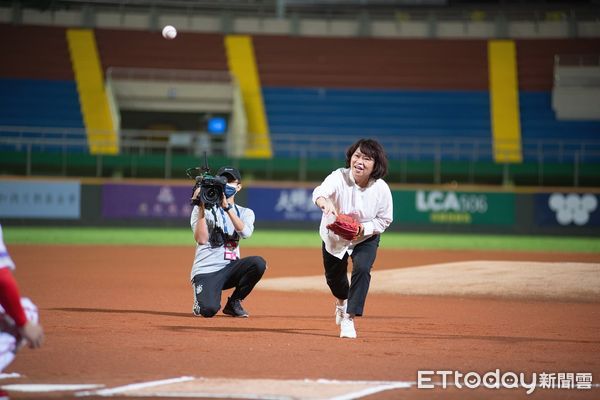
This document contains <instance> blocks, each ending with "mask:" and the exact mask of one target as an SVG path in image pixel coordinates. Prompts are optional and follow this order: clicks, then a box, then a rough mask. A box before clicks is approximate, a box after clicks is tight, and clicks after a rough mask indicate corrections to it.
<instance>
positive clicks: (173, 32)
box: [162, 25, 177, 39]
mask: <svg viewBox="0 0 600 400" xmlns="http://www.w3.org/2000/svg"><path fill="white" fill-rule="evenodd" d="M162 35H163V37H164V38H165V39H175V36H177V29H175V27H174V26H173V25H167V26H165V27H164V28H163V30H162Z"/></svg>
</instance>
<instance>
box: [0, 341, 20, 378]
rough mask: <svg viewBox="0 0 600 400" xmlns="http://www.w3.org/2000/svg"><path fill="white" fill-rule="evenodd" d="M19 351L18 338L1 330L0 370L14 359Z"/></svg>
mask: <svg viewBox="0 0 600 400" xmlns="http://www.w3.org/2000/svg"><path fill="white" fill-rule="evenodd" d="M16 351H17V338H15V337H14V336H13V335H11V334H10V333H6V332H0V372H2V371H4V368H6V367H7V366H8V364H10V363H11V362H12V361H13V360H14V359H15V353H16Z"/></svg>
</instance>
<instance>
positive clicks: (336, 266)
mask: <svg viewBox="0 0 600 400" xmlns="http://www.w3.org/2000/svg"><path fill="white" fill-rule="evenodd" d="M386 173H387V158H386V155H385V152H384V151H383V148H382V147H381V145H380V144H379V143H378V142H377V141H376V140H373V139H360V140H359V141H358V142H356V143H354V144H353V145H352V146H350V148H349V149H348V151H347V152H346V168H340V169H337V170H335V171H333V172H332V173H331V174H330V175H329V176H328V177H327V178H325V180H324V181H323V183H321V185H319V186H318V187H317V188H316V189H315V190H314V191H313V197H312V198H313V202H314V203H315V204H316V205H317V206H318V207H320V208H321V210H323V216H322V218H321V226H320V229H319V233H320V235H321V239H322V240H323V264H324V267H325V278H326V280H327V285H328V286H329V288H330V289H331V293H332V294H333V295H334V296H335V298H336V306H335V322H336V324H338V325H340V337H342V338H356V330H355V328H354V317H356V316H362V315H363V308H364V305H365V300H366V298H367V293H368V291H369V283H370V281H371V268H372V267H373V263H374V262H375V256H376V255H377V248H378V247H379V236H380V234H381V233H382V232H383V231H385V230H386V228H387V227H388V226H389V225H390V224H391V223H392V217H393V204H392V193H391V191H390V188H389V186H388V185H387V183H385V181H384V180H383V179H382V178H383V177H384V176H385V175H386ZM342 214H346V215H349V216H350V217H351V218H352V219H354V221H355V222H354V221H352V222H353V223H354V225H355V226H356V234H351V235H350V236H347V235H342V236H346V237H347V238H344V237H342V236H339V235H338V234H336V233H335V232H334V231H333V230H331V229H329V228H328V226H329V227H331V226H332V225H331V224H332V223H333V222H334V221H335V220H336V217H338V216H339V215H342ZM338 218H339V217H338ZM348 257H351V258H352V278H351V282H350V283H349V282H348V276H347V271H348Z"/></svg>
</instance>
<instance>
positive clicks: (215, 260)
mask: <svg viewBox="0 0 600 400" xmlns="http://www.w3.org/2000/svg"><path fill="white" fill-rule="evenodd" d="M217 177H225V178H226V179H227V184H226V185H224V187H223V194H222V195H221V196H220V197H221V201H220V203H219V202H217V204H206V205H205V204H203V202H202V201H201V200H200V199H201V198H202V196H201V195H200V192H201V190H202V187H201V186H200V187H198V188H197V189H196V190H195V191H194V193H193V196H192V201H193V204H195V205H194V208H193V210H192V215H191V218H190V223H191V226H192V230H193V232H194V239H195V240H196V243H197V245H196V256H195V259H194V264H193V265H192V274H191V276H192V286H193V289H194V307H193V309H192V312H193V314H194V315H196V316H203V317H212V316H214V315H215V314H216V313H217V311H219V309H220V308H221V292H222V291H223V290H226V289H231V288H235V290H234V291H233V293H232V294H231V296H230V297H229V298H228V299H227V304H226V305H225V307H224V308H223V313H224V314H227V315H231V316H232V317H246V318H247V317H248V313H247V312H246V310H244V308H243V307H242V304H241V302H242V300H244V299H245V298H246V296H248V295H249V294H250V292H251V291H252V289H253V288H254V285H256V284H257V283H258V281H259V280H260V279H261V277H262V276H263V274H264V272H265V269H266V268H267V266H266V261H265V260H264V258H262V257H260V256H251V257H244V258H240V249H239V240H240V238H242V239H246V238H248V237H250V236H251V235H252V232H253V231H254V211H252V210H251V209H249V208H245V207H241V206H238V205H237V204H235V194H236V193H237V192H238V191H240V190H241V188H242V184H241V179H242V178H241V175H240V172H239V171H238V170H237V169H235V168H232V167H222V168H220V169H219V170H218V171H217ZM219 194H220V193H219Z"/></svg>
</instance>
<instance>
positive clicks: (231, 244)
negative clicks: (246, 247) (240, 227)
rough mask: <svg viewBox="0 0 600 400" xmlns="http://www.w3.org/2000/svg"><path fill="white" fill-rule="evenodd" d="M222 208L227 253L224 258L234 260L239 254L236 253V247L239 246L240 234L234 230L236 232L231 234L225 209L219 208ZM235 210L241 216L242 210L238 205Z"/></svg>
mask: <svg viewBox="0 0 600 400" xmlns="http://www.w3.org/2000/svg"><path fill="white" fill-rule="evenodd" d="M219 209H220V210H221V217H222V218H223V233H224V235H223V236H224V239H225V240H224V242H225V243H224V247H225V253H224V258H225V260H229V261H233V260H237V258H238V256H237V253H236V249H237V247H238V242H239V236H238V235H237V232H235V231H234V234H233V235H232V236H229V231H228V229H227V219H226V218H225V211H223V209H222V208H219ZM235 211H236V212H237V215H238V217H240V210H239V209H238V208H237V206H235Z"/></svg>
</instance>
